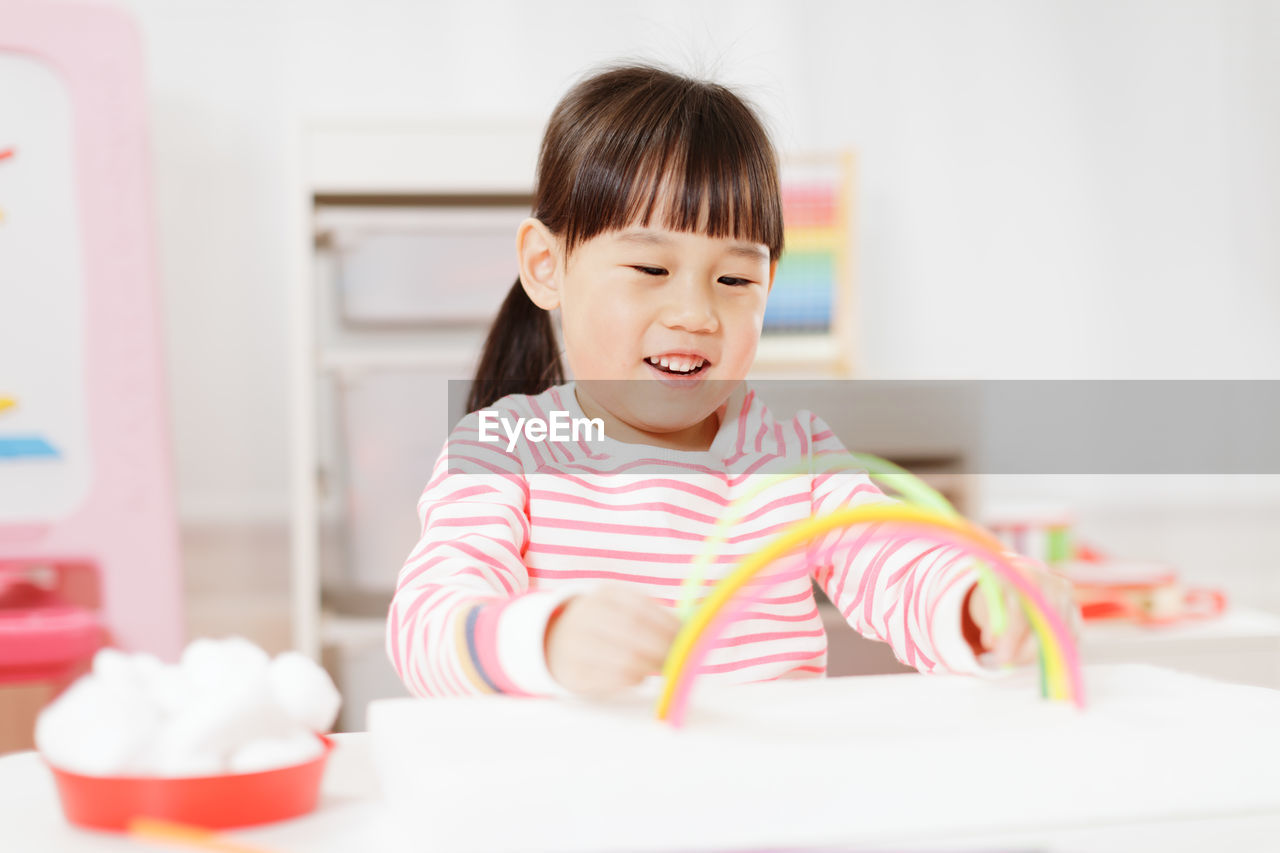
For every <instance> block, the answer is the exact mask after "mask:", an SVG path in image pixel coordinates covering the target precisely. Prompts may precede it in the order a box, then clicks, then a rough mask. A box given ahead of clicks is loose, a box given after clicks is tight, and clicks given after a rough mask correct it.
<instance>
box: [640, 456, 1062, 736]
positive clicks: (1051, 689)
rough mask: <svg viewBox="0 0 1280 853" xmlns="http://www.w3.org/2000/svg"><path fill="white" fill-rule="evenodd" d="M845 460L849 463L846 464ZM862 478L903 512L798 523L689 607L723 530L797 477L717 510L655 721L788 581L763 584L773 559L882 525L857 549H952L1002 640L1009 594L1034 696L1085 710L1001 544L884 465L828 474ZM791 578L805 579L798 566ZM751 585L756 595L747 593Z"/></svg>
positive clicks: (1052, 633) (1038, 596)
mask: <svg viewBox="0 0 1280 853" xmlns="http://www.w3.org/2000/svg"><path fill="white" fill-rule="evenodd" d="M844 460H848V461H847V463H846V462H845V461H844ZM841 470H844V471H866V472H867V473H868V474H869V475H870V476H871V477H872V479H874V480H876V481H877V482H879V483H882V484H884V485H888V486H889V487H890V488H891V489H893V490H894V491H896V492H897V493H898V494H899V495H901V496H902V498H903V499H904V500H905V501H906V503H903V504H898V503H895V504H872V505H863V506H857V507H843V508H841V509H838V510H835V511H833V512H831V513H828V514H826V515H822V516H817V517H813V518H809V519H806V520H804V521H800V522H797V523H795V524H793V525H791V526H790V527H788V528H787V529H786V530H784V531H783V532H782V533H780V534H779V535H778V536H777V537H775V538H774V539H773V540H771V541H770V542H769V543H768V544H767V545H766V546H765V547H764V548H763V549H761V550H760V551H757V552H756V553H754V554H751V555H749V556H748V557H746V558H745V559H743V560H742V561H741V562H740V563H739V564H738V566H737V568H736V569H734V570H733V571H732V572H731V573H730V574H729V575H728V576H727V577H725V578H724V579H723V580H721V581H720V583H718V584H717V585H716V586H715V587H714V588H713V589H712V590H711V593H710V594H709V595H708V596H707V598H706V599H705V600H704V601H703V602H702V603H701V605H698V606H697V607H696V608H695V605H694V597H695V595H696V591H697V589H698V588H699V587H701V586H702V585H703V580H702V578H703V576H704V574H705V570H706V567H707V566H708V565H709V564H710V562H711V559H712V555H713V553H714V551H715V550H716V549H717V548H718V547H719V546H720V545H721V544H723V543H724V542H725V541H726V539H727V537H728V531H729V530H730V528H731V527H732V525H733V524H734V522H736V521H737V520H738V518H740V517H741V515H742V514H743V512H744V510H745V507H746V505H747V504H748V503H749V501H750V500H751V499H752V498H753V497H755V496H756V495H758V494H759V493H760V492H762V491H763V490H764V489H765V488H767V487H768V486H769V485H771V484H772V483H773V482H776V481H777V479H778V478H779V477H794V476H800V475H802V474H803V473H807V472H803V471H795V472H788V473H784V474H774V475H762V477H761V479H762V481H763V482H761V483H760V484H758V485H757V486H756V487H755V488H754V489H752V490H750V491H749V492H748V493H747V494H744V495H743V496H741V497H739V498H738V499H737V500H736V501H734V503H733V504H731V505H730V506H729V508H728V510H726V512H725V514H724V516H723V517H722V518H721V519H720V521H719V523H718V524H717V526H716V529H715V531H714V532H713V533H712V535H711V536H709V537H708V538H707V540H706V542H704V544H703V549H702V551H701V552H700V553H699V554H698V556H697V558H696V559H695V560H694V562H693V565H692V567H691V571H690V573H689V576H688V577H687V578H686V579H685V582H684V585H683V587H682V598H681V602H680V604H679V605H678V607H677V609H678V612H679V613H680V614H681V616H683V617H684V619H685V622H684V627H683V628H682V629H681V631H680V633H679V634H678V635H677V636H676V639H675V641H674V643H673V644H672V647H671V651H670V653H669V654H668V656H667V660H666V664H665V666H664V667H663V678H664V683H663V690H662V695H661V696H660V697H659V700H658V706H657V716H658V718H659V719H663V720H667V721H668V722H670V723H671V724H672V725H675V726H680V725H681V724H682V723H683V721H684V715H685V711H686V709H687V706H688V703H689V697H690V694H691V691H692V687H693V683H694V681H695V680H696V678H697V675H698V672H699V669H700V667H701V664H702V661H703V660H704V659H705V658H706V656H707V654H708V652H710V650H711V649H712V648H713V647H714V646H715V643H716V641H717V640H718V639H719V637H720V636H722V635H723V633H724V631H725V630H726V629H727V628H728V627H729V625H730V624H732V622H733V621H734V619H735V618H736V617H737V615H738V614H740V613H742V612H743V611H744V610H745V609H746V607H747V606H748V605H749V604H750V603H752V602H753V601H754V600H756V599H757V598H759V597H760V595H761V592H762V591H763V589H764V588H767V587H768V586H772V585H774V584H776V583H778V582H780V581H782V580H786V579H789V578H790V577H792V575H793V574H795V573H796V570H795V569H793V570H792V571H791V572H783V573H782V575H781V576H771V575H770V574H769V570H770V569H771V567H772V566H773V564H774V563H775V562H776V561H778V560H779V559H781V558H783V557H785V556H788V555H790V554H793V553H794V552H795V551H796V550H797V549H799V548H801V547H804V546H806V545H807V544H808V543H810V542H811V541H813V540H815V539H817V538H819V537H821V536H823V535H824V534H826V533H829V532H831V531H833V530H837V529H841V528H846V527H853V526H856V525H869V524H878V525H883V526H882V527H880V528H877V529H875V530H873V531H872V532H871V533H870V535H869V536H868V537H866V538H865V539H863V540H862V541H863V542H864V543H865V542H867V541H874V540H877V539H886V538H896V537H902V536H911V537H914V538H917V539H921V540H925V541H930V542H933V543H935V544H941V545H948V546H952V547H955V548H957V549H959V550H960V551H962V552H963V553H966V554H968V555H970V556H971V557H974V558H976V560H977V568H978V572H979V585H980V587H981V589H982V591H983V594H984V596H986V598H987V602H988V608H989V610H990V612H991V614H992V622H993V625H992V627H993V628H994V629H995V630H996V631H997V632H1000V631H1003V630H1004V627H1005V624H1006V614H1005V612H1004V606H1003V596H1002V595H1001V593H1000V587H999V583H998V581H997V578H999V579H1001V580H1003V581H1004V582H1005V583H1006V584H1008V585H1009V586H1010V587H1012V588H1013V590H1014V591H1015V593H1016V595H1017V596H1018V600H1019V604H1020V605H1021V607H1022V610H1023V612H1024V613H1025V614H1026V617H1027V621H1028V623H1029V624H1030V625H1031V627H1032V630H1034V632H1035V634H1036V637H1037V639H1038V640H1039V657H1040V690H1041V694H1042V695H1043V696H1046V697H1047V698H1050V699H1060V700H1071V701H1073V702H1074V703H1075V704H1076V705H1077V706H1078V707H1081V708H1083V707H1084V685H1083V682H1082V678H1081V673H1080V660H1079V654H1078V652H1077V649H1076V644H1075V640H1074V638H1073V637H1072V634H1071V632H1070V630H1069V629H1068V627H1067V625H1066V623H1064V622H1063V620H1062V617H1061V616H1060V615H1059V614H1058V613H1057V611H1056V610H1054V608H1053V607H1052V606H1050V605H1049V603H1048V602H1047V601H1046V599H1045V597H1044V594H1043V593H1042V592H1041V591H1040V590H1039V589H1038V588H1037V587H1036V586H1035V585H1034V584H1033V583H1031V582H1030V581H1029V580H1027V579H1026V577H1025V576H1024V575H1023V574H1022V573H1021V572H1020V571H1019V570H1018V569H1017V568H1015V567H1014V565H1013V564H1012V563H1011V562H1010V560H1009V558H1008V557H1007V556H1006V554H1005V551H1004V546H1003V545H1002V543H1001V542H1000V541H999V540H998V539H996V538H995V537H994V536H992V535H991V534H990V533H988V532H987V531H985V530H983V529H981V528H979V527H977V526H976V525H974V524H972V523H970V522H969V521H967V520H966V519H965V518H964V517H963V516H961V515H960V514H959V513H958V512H957V511H956V510H955V509H954V508H953V507H952V506H951V505H950V504H949V503H948V502H947V500H946V499H945V498H944V497H942V495H940V494H938V492H936V491H935V490H933V489H932V488H930V487H929V486H928V485H926V484H925V483H924V482H922V481H921V480H919V479H918V478H916V477H915V476H914V475H912V474H910V473H908V472H907V471H905V470H903V469H901V468H899V467H897V466H895V465H893V464H892V463H889V462H887V461H885V460H883V459H879V458H877V457H874V456H869V455H866V454H846V455H845V456H844V457H843V459H842V460H841V461H840V462H839V463H838V464H837V465H835V466H834V467H828V468H826V469H824V471H823V473H828V472H835V471H841ZM799 571H803V572H804V573H807V572H808V567H807V566H802V567H801V569H800V570H799ZM752 586H754V587H755V589H756V592H755V594H752Z"/></svg>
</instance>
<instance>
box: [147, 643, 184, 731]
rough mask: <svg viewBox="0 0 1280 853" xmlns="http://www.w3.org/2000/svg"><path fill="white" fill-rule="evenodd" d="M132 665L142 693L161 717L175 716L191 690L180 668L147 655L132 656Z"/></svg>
mask: <svg viewBox="0 0 1280 853" xmlns="http://www.w3.org/2000/svg"><path fill="white" fill-rule="evenodd" d="M133 664H134V671H135V672H136V673H137V674H138V680H139V681H140V682H141V684H142V690H143V692H144V693H145V694H146V696H147V698H148V699H150V700H151V704H153V705H155V706H156V710H158V711H159V712H160V714H161V715H162V716H166V717H167V716H170V715H172V714H176V713H178V711H180V710H181V709H182V708H183V706H185V705H186V703H187V702H188V700H189V698H190V693H191V689H190V686H189V685H188V683H187V678H186V675H185V674H184V673H183V671H182V669H181V668H180V667H177V666H170V665H169V664H166V663H164V662H163V661H161V660H160V659H159V658H158V657H156V656H154V655H148V654H136V655H134V656H133Z"/></svg>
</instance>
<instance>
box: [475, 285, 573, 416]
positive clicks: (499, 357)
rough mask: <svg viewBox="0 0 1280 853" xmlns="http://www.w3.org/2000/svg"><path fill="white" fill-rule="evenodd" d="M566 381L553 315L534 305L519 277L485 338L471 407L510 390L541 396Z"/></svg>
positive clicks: (489, 404)
mask: <svg viewBox="0 0 1280 853" xmlns="http://www.w3.org/2000/svg"><path fill="white" fill-rule="evenodd" d="M564 381H565V380H564V366H563V365H562V364H561V363H560V345H559V343H558V342H557V341H556V333H555V329H554V328H553V327H552V325H551V314H550V313H549V312H547V311H544V310H543V309H541V308H539V307H538V306H537V305H534V304H533V302H532V300H530V299H529V294H527V293H525V292H524V286H523V285H521V284H520V279H519V278H516V283H515V284H514V285H512V287H511V291H510V292H509V293H508V294H507V298H506V299H504V300H503V301H502V307H501V308H499V309H498V316H497V317H496V318H495V319H494V321H493V327H492V328H490V329H489V336H488V337H487V338H486V339H485V342H484V351H483V353H482V354H481V356H480V364H479V366H478V367H477V368H476V376H475V380H474V381H472V383H471V393H470V394H469V395H468V396H467V411H468V412H475V411H478V410H480V409H483V408H485V407H487V406H491V405H493V403H495V402H496V401H498V400H500V399H502V398H503V397H505V396H507V395H508V394H540V393H542V392H543V391H545V390H547V389H548V388H550V387H551V386H552V385H559V384H561V383H563V382H564Z"/></svg>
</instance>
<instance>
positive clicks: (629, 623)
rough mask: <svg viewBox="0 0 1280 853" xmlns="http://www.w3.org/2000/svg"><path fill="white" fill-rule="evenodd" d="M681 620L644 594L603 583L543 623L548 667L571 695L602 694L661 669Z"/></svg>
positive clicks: (570, 600)
mask: <svg viewBox="0 0 1280 853" xmlns="http://www.w3.org/2000/svg"><path fill="white" fill-rule="evenodd" d="M679 630H680V619H679V617H677V616H676V614H675V613H674V612H673V611H672V610H670V609H669V608H666V607H663V606H662V605H661V604H658V603H657V602H656V601H654V600H653V599H651V598H649V597H648V596H647V595H644V594H643V593H639V592H636V591H634V590H632V589H630V588H628V587H626V586H623V585H622V584H617V583H602V584H600V585H599V586H598V587H596V588H595V589H593V590H591V591H590V592H587V593H584V594H582V595H578V596H575V597H573V598H571V599H569V601H568V602H567V603H566V604H564V605H562V607H561V609H559V610H558V611H557V612H556V613H555V614H553V615H552V617H551V621H550V622H548V623H547V633H546V654H547V669H549V670H550V671H551V676H552V678H554V679H555V680H556V681H558V682H560V684H562V685H563V686H564V687H566V688H568V689H569V690H572V691H574V692H575V693H585V694H588V695H601V694H605V693H610V692H613V691H616V690H621V689H622V688H624V687H630V686H632V685H634V684H639V683H640V682H641V681H643V680H644V679H645V678H647V677H648V676H650V675H654V674H657V673H659V672H661V670H662V664H663V662H664V661H665V660H666V658H667V651H668V650H669V649H670V648H671V642H672V641H673V640H674V639H675V637H676V634H677V633H678V632H679Z"/></svg>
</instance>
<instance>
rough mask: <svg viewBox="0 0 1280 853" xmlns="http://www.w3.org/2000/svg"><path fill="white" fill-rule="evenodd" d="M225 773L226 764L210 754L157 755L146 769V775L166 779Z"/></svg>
mask: <svg viewBox="0 0 1280 853" xmlns="http://www.w3.org/2000/svg"><path fill="white" fill-rule="evenodd" d="M226 772H227V763H226V762H225V761H223V760H222V757H221V756H218V755H214V754H213V753H211V752H189V753H171V754H168V755H164V754H159V753H157V754H156V756H155V757H154V759H153V761H152V762H151V763H150V764H149V766H148V767H147V775H149V776H164V777H166V778H170V779H172V778H178V777H192V776H220V775H222V774H223V773H226Z"/></svg>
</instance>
